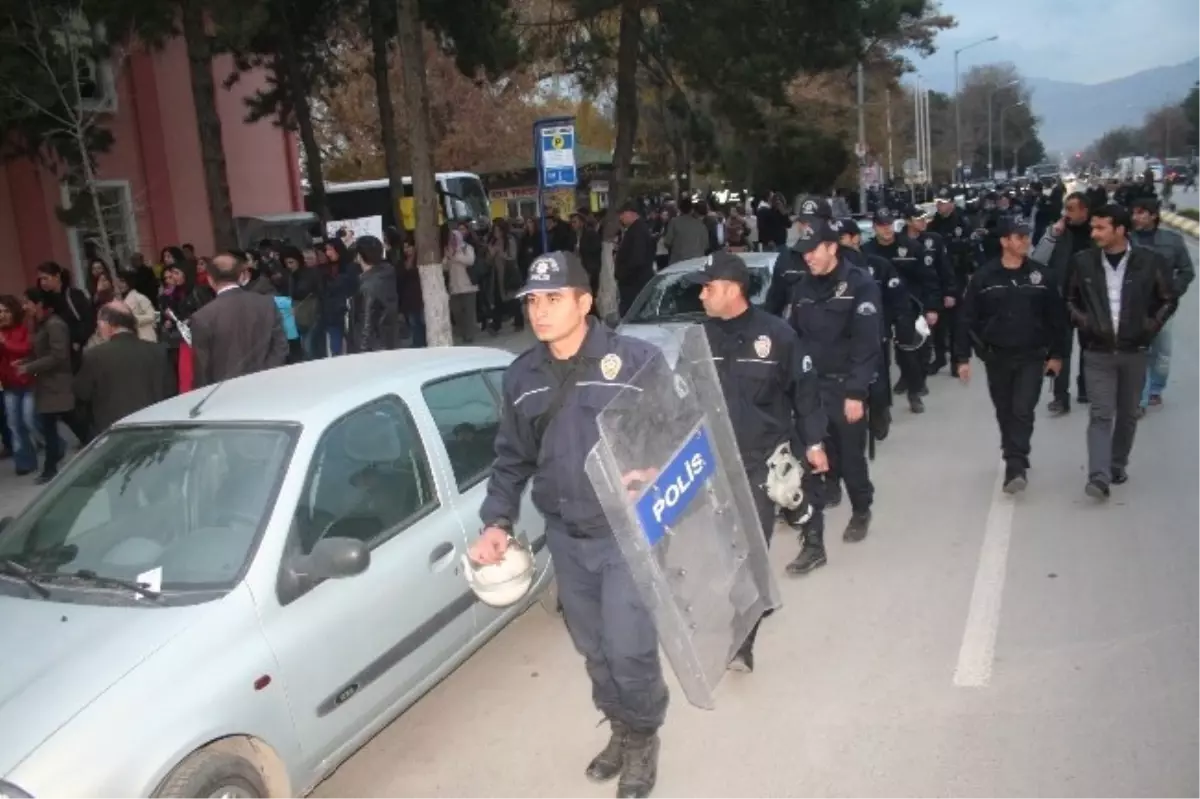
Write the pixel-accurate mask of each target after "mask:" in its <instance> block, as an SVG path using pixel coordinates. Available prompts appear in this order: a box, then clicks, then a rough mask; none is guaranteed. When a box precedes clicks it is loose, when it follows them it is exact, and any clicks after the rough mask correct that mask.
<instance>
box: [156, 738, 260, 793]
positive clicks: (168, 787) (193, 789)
mask: <svg viewBox="0 0 1200 799" xmlns="http://www.w3.org/2000/svg"><path fill="white" fill-rule="evenodd" d="M154 795H155V796H161V797H197V796H199V797H214V799H215V797H230V799H254V798H255V797H266V796H267V795H268V794H267V786H266V784H265V783H264V782H263V778H262V774H261V773H260V772H259V770H258V768H257V767H256V766H255V765H254V764H253V763H251V762H250V761H249V760H247V759H246V758H244V757H241V756H239V755H234V754H230V753H228V752H216V751H212V750H210V749H201V750H200V751H198V752H193V753H192V754H191V755H189V756H188V757H187V759H186V760H184V761H183V762H182V763H180V764H179V765H178V766H176V767H175V770H174V771H172V772H171V773H170V774H168V775H167V778H166V779H165V780H163V783H162V785H161V786H159V789H158V790H157V791H156V792H155V794H154Z"/></svg>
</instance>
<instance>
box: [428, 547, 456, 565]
mask: <svg viewBox="0 0 1200 799" xmlns="http://www.w3.org/2000/svg"><path fill="white" fill-rule="evenodd" d="M453 560H454V544H451V543H450V542H449V541H444V542H442V543H440V544H438V545H437V546H436V547H434V548H433V551H432V552H430V553H429V565H430V566H432V567H433V570H434V571H441V570H442V569H443V568H445V567H446V565H447V564H449V563H452V562H453Z"/></svg>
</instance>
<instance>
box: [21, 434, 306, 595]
mask: <svg viewBox="0 0 1200 799" xmlns="http://www.w3.org/2000/svg"><path fill="white" fill-rule="evenodd" d="M295 436H296V429H295V428H291V427H284V426H274V427H264V426H248V425H226V426H217V425H194V426H145V427H132V426H131V427H125V428H116V429H115V430H112V431H110V432H108V433H106V434H105V435H104V436H103V437H102V438H101V439H100V440H98V441H96V442H95V443H94V444H93V445H92V446H91V447H89V448H88V449H87V450H86V452H84V453H83V454H81V455H80V456H79V457H78V458H76V459H75V460H74V461H73V462H72V463H71V464H70V465H69V467H68V468H67V469H66V470H65V471H64V472H63V473H62V474H61V475H60V476H59V477H58V479H56V480H55V481H54V482H53V483H52V484H51V486H50V487H49V488H48V489H47V491H46V492H45V493H44V494H42V495H41V496H40V497H39V498H38V499H37V500H36V501H35V502H34V503H33V504H32V505H31V506H30V507H29V508H28V509H27V510H26V511H25V512H24V513H22V514H21V515H20V516H18V517H17V518H16V519H15V520H13V521H12V522H11V523H9V524H8V525H7V526H6V527H5V528H4V530H3V532H0V560H3V559H8V560H10V561H12V562H15V563H16V564H18V565H19V566H21V567H24V568H25V569H27V570H28V571H29V572H31V573H33V574H35V575H44V576H45V584H46V585H47V586H49V587H51V588H56V587H67V586H70V587H75V583H74V582H71V581H69V580H64V579H60V578H63V577H65V576H70V575H76V574H79V573H81V572H82V573H84V574H85V575H86V576H88V577H90V578H92V579H91V582H90V583H89V584H88V587H89V589H93V588H95V587H96V586H95V583H96V578H100V579H102V580H126V581H135V582H139V583H143V584H147V585H150V586H152V587H155V588H156V589H158V588H161V590H162V591H163V592H164V593H166V592H170V591H172V590H176V591H189V590H223V589H227V588H229V587H231V586H232V585H233V584H234V583H235V581H236V580H238V579H239V577H240V575H241V573H242V571H243V569H244V567H245V566H246V563H247V561H248V559H249V558H250V556H251V554H252V552H253V550H254V547H255V544H256V542H257V540H258V536H259V534H260V532H261V530H262V528H263V526H264V523H265V521H266V519H267V517H268V515H269V514H270V511H271V507H272V506H273V504H274V501H275V493H276V491H277V490H278V486H279V483H280V481H281V478H282V475H283V472H284V470H285V468H286V466H287V462H288V459H289V458H290V455H291V449H292V443H293V440H294V438H295ZM2 582H10V581H3V580H0V583H2Z"/></svg>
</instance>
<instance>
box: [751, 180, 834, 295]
mask: <svg viewBox="0 0 1200 799" xmlns="http://www.w3.org/2000/svg"><path fill="white" fill-rule="evenodd" d="M797 210H798V212H799V213H798V214H797V216H796V218H795V220H794V221H793V222H792V225H793V227H795V228H796V232H797V234H800V233H803V232H804V231H805V230H808V229H809V228H811V226H812V223H813V222H814V221H816V220H818V219H824V220H826V221H828V220H831V219H833V206H831V205H830V204H829V201H828V200H824V199H821V198H820V197H811V196H810V197H802V198H801V199H800V202H799V203H797ZM806 271H807V267H805V265H804V259H803V258H802V257H801V256H800V254H799V253H798V252H796V251H795V249H794V248H790V247H781V248H780V249H779V255H778V256H776V258H775V263H774V265H773V266H772V267H771V285H770V286H768V287H767V297H766V300H764V302H763V310H764V311H766V312H767V313H769V314H773V315H775V316H780V315H782V314H783V312H784V311H785V310H786V309H787V305H788V295H789V294H790V293H791V288H792V286H793V285H795V283H796V281H797V280H799V279H800V276H801V275H802V274H804V273H805V272H806Z"/></svg>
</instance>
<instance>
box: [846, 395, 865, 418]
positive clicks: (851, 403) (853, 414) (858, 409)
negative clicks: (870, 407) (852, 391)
mask: <svg viewBox="0 0 1200 799" xmlns="http://www.w3.org/2000/svg"><path fill="white" fill-rule="evenodd" d="M842 413H844V414H846V421H847V422H849V423H850V424H854V423H855V422H857V421H858V420H859V419H861V418H863V404H862V400H856V399H847V400H846V402H845V404H844V405H843V406H842Z"/></svg>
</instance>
